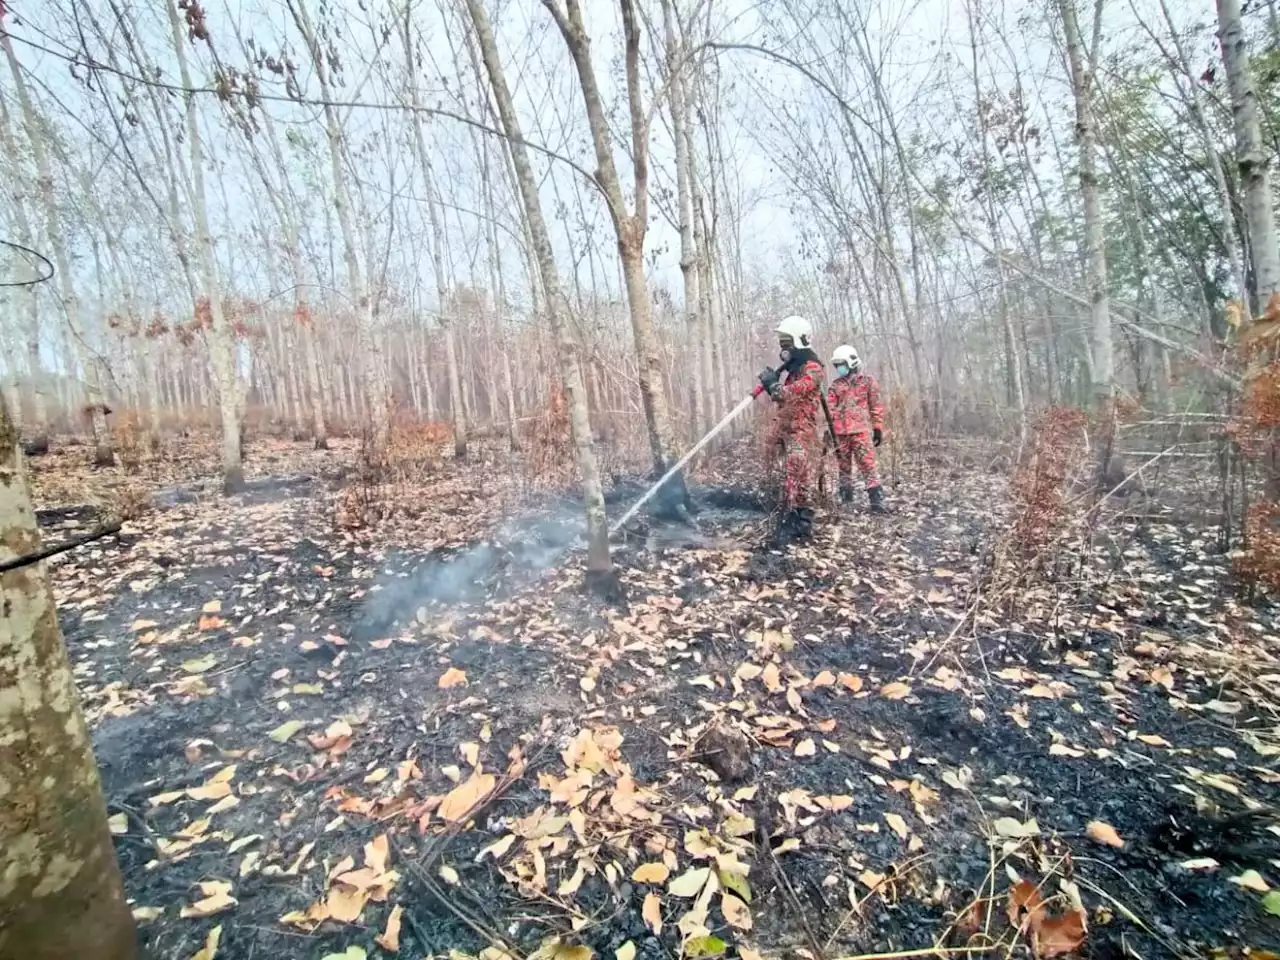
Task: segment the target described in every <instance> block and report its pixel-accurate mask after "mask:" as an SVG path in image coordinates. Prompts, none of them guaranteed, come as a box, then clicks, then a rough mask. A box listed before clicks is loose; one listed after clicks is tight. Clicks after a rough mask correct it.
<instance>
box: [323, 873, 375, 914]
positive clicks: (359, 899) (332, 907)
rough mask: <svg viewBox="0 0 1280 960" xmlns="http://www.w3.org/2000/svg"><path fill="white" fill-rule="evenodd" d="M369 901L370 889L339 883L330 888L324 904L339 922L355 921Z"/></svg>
mask: <svg viewBox="0 0 1280 960" xmlns="http://www.w3.org/2000/svg"><path fill="white" fill-rule="evenodd" d="M348 876H349V874H348ZM368 901H369V891H368V890H362V889H360V888H358V887H353V886H349V885H347V884H345V883H337V884H334V886H333V887H332V888H331V889H330V890H329V895H328V896H327V897H326V898H325V901H324V905H325V909H326V910H327V911H328V914H329V917H330V918H332V919H334V920H337V921H338V922H339V923H355V922H356V919H357V918H358V917H359V916H360V911H361V910H363V909H364V905H365V904H366V903H368Z"/></svg>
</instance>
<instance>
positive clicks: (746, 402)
mask: <svg viewBox="0 0 1280 960" xmlns="http://www.w3.org/2000/svg"><path fill="white" fill-rule="evenodd" d="M763 391H764V387H756V388H755V389H754V390H752V391H751V392H750V393H749V394H747V395H746V396H745V397H743V398H742V399H741V400H739V401H738V405H737V406H736V407H734V408H733V409H732V410H730V411H729V412H728V413H726V414H725V415H724V416H723V417H722V418H721V420H720V422H719V423H717V424H716V425H715V426H714V427H712V428H711V429H710V430H709V431H708V432H707V435H706V436H704V437H703V438H702V439H701V440H699V441H698V442H697V443H695V444H694V445H693V446H692V447H691V448H690V449H689V452H688V453H686V454H685V455H684V456H683V457H681V458H680V459H679V460H677V461H676V464H675V466H674V467H672V468H671V469H670V470H668V471H667V472H666V473H664V474H663V475H662V477H661V478H660V479H659V480H658V482H657V483H655V484H654V485H653V486H651V487H650V488H649V489H648V490H646V491H645V492H644V495H643V496H642V497H641V498H640V499H639V500H637V501H636V502H635V503H633V504H632V505H631V506H630V507H629V508H628V509H627V512H626V513H624V514H623V515H622V517H621V518H620V519H618V520H616V521H615V522H614V524H613V526H611V527H610V528H609V536H611V537H612V536H613V535H614V534H615V533H617V532H618V531H619V530H621V529H622V528H623V527H624V526H626V524H627V521H628V520H630V519H631V518H632V517H634V516H635V515H636V512H637V511H638V510H639V509H640V508H641V507H643V506H644V505H645V504H646V503H648V502H649V501H650V500H652V499H653V495H654V494H655V493H657V492H658V491H659V490H661V489H662V485H663V484H665V483H666V482H667V481H668V480H670V479H671V478H672V477H674V476H675V475H676V474H677V473H679V472H680V470H681V468H682V467H684V465H685V464H686V463H688V462H689V461H690V460H692V459H693V458H694V455H695V454H697V452H698V451H699V450H701V449H702V448H703V447H705V446H706V445H707V444H708V443H710V442H711V441H712V440H713V439H715V437H716V434H718V433H720V432H721V431H722V430H723V429H724V428H725V427H727V426H728V425H729V424H730V423H732V422H733V420H734V418H735V417H737V416H738V414H740V413H742V411H743V410H745V409H747V407H749V406H751V401H752V400H754V399H755V398H756V397H758V396H760V394H761V393H762V392H763Z"/></svg>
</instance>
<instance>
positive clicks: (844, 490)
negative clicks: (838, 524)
mask: <svg viewBox="0 0 1280 960" xmlns="http://www.w3.org/2000/svg"><path fill="white" fill-rule="evenodd" d="M831 366H832V369H833V370H834V371H835V374H834V375H835V380H833V381H832V383H831V389H830V390H829V391H828V392H827V406H828V408H829V409H830V410H831V419H832V422H833V423H834V425H835V431H836V463H837V464H838V465H839V468H840V499H841V500H842V501H844V502H845V503H848V502H849V501H851V500H852V499H853V464H854V463H856V464H857V465H858V472H859V473H861V474H862V479H863V481H864V482H865V484H866V488H867V497H868V499H869V500H870V501H871V512H872V513H887V512H888V510H887V509H886V507H885V505H884V489H883V488H882V487H881V486H880V478H879V477H878V476H877V475H876V447H878V446H880V441H881V440H882V439H883V437H884V405H883V404H882V403H881V402H880V385H879V384H878V383H876V380H875V377H873V376H871V374H869V373H863V372H862V359H861V358H860V357H859V356H858V351H857V350H855V349H853V347H851V346H849V345H848V344H845V345H843V346H839V347H836V349H835V351H834V352H833V353H832V354H831Z"/></svg>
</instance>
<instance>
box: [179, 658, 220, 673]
mask: <svg viewBox="0 0 1280 960" xmlns="http://www.w3.org/2000/svg"><path fill="white" fill-rule="evenodd" d="M217 665H218V658H217V657H215V656H214V655H213V654H212V653H206V654H205V655H204V656H203V657H199V658H198V659H195V660H184V661H183V662H182V669H183V670H185V671H187V673H205V672H207V671H209V670H212V669H213V668H214V667H215V666H217Z"/></svg>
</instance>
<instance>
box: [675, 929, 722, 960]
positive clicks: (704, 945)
mask: <svg viewBox="0 0 1280 960" xmlns="http://www.w3.org/2000/svg"><path fill="white" fill-rule="evenodd" d="M727 949H729V945H728V944H727V943H725V942H724V941H723V940H721V939H720V938H719V937H714V936H712V935H710V934H707V935H706V936H705V937H693V938H691V939H689V940H686V941H685V944H684V955H685V957H686V958H687V960H699V958H700V957H720V956H723V955H724V952H725V951H726V950H727Z"/></svg>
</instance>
